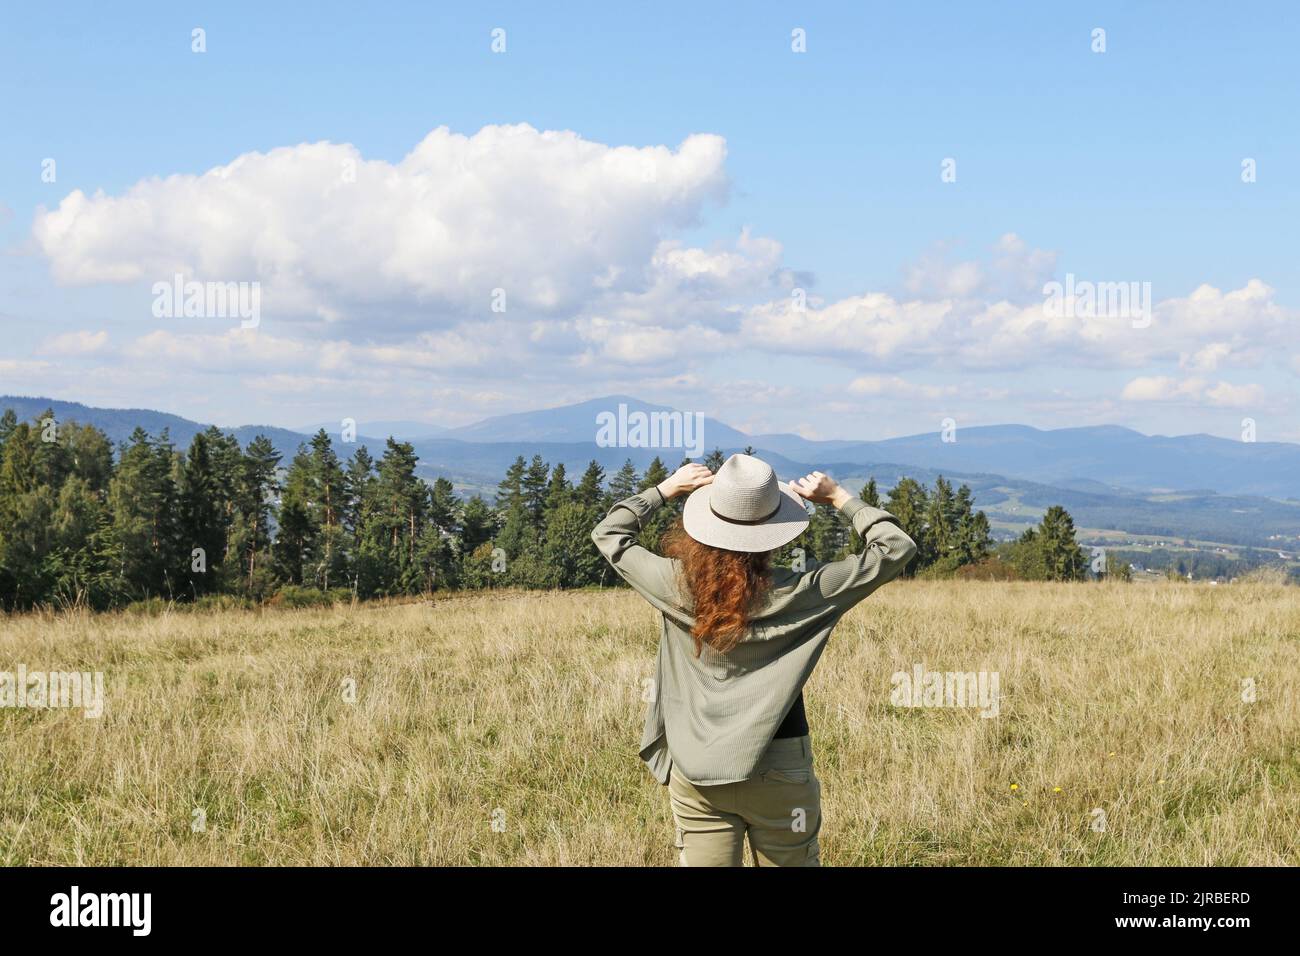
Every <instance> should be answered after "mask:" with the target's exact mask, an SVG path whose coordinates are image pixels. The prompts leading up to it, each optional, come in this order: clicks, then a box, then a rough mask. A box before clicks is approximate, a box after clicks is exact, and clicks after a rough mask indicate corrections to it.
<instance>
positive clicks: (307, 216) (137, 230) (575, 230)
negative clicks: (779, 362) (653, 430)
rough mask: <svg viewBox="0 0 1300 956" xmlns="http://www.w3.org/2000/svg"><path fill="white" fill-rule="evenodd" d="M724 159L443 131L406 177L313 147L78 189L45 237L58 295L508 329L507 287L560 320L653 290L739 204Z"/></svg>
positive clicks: (725, 269) (44, 219)
mask: <svg viewBox="0 0 1300 956" xmlns="http://www.w3.org/2000/svg"><path fill="white" fill-rule="evenodd" d="M725 157H726V146H725V143H724V141H723V140H722V139H721V137H718V136H713V135H707V134H700V135H693V136H690V137H688V138H687V139H685V140H684V141H683V142H682V143H681V144H680V145H679V146H678V147H677V148H676V149H675V150H674V149H669V148H667V147H665V146H651V147H644V148H633V147H628V146H620V147H611V146H606V145H604V144H601V143H595V142H591V141H589V140H584V139H583V138H581V137H580V136H578V135H577V134H576V133H573V132H567V131H559V132H556V131H546V132H541V131H538V130H536V129H534V128H532V127H531V126H528V125H524V124H521V125H517V126H487V127H484V128H483V129H481V130H479V131H478V132H477V133H475V134H474V135H472V136H464V135H460V134H456V133H452V132H450V131H449V130H448V129H446V128H445V127H441V128H439V129H436V130H434V131H433V132H431V133H429V135H428V136H426V137H425V138H424V140H423V141H422V142H420V143H419V144H418V145H417V146H416V147H415V148H414V149H413V150H412V151H411V152H410V153H409V154H408V155H407V156H406V157H404V158H403V159H402V160H400V161H399V162H397V163H389V162H386V161H384V160H376V159H369V160H368V159H366V158H364V157H363V156H361V154H360V153H359V152H358V150H357V149H356V148H355V147H354V146H351V145H348V144H333V143H312V144H303V145H299V146H291V147H282V148H279V149H274V150H271V151H270V152H268V153H246V154H244V155H242V156H239V157H238V158H236V159H235V160H233V161H232V162H230V163H229V164H227V165H225V166H219V167H217V168H215V169H212V170H209V171H208V172H206V173H204V174H202V175H198V176H195V175H173V176H168V177H166V178H151V179H145V180H141V181H140V182H138V183H136V184H135V185H134V186H132V187H130V188H129V189H128V190H126V192H125V193H124V194H123V195H121V196H108V195H105V194H104V193H102V192H97V193H95V194H94V195H93V196H87V195H86V194H84V193H83V192H81V191H80V190H77V191H74V192H72V193H71V194H69V195H68V196H67V197H65V198H64V199H63V201H62V202H61V203H60V204H59V206H58V208H56V209H54V210H52V211H46V210H44V209H42V210H40V211H39V212H38V214H37V216H36V219H35V222H34V225H33V234H34V237H35V239H36V241H37V243H38V245H39V247H40V248H41V250H42V251H43V252H44V253H45V255H46V256H47V257H48V258H49V260H50V263H51V268H52V271H53V274H54V276H55V278H56V279H58V280H59V281H60V282H64V283H73V284H81V283H94V282H132V281H141V282H153V281H157V280H168V279H170V278H171V277H172V276H173V275H174V274H176V273H181V274H183V275H186V276H187V277H191V278H195V279H199V280H213V281H259V282H261V283H262V286H263V312H264V314H266V315H267V316H269V317H272V318H276V317H284V316H286V315H308V316H315V317H318V318H321V319H325V320H337V319H339V318H348V317H356V316H358V315H360V314H365V315H366V316H367V317H368V320H369V321H370V323H371V324H377V323H379V322H381V321H394V322H398V323H399V324H400V323H401V322H402V321H404V322H405V324H406V325H408V326H409V325H412V324H414V325H416V326H427V325H428V324H429V323H430V322H431V321H439V320H440V319H441V318H442V317H443V316H444V315H445V314H452V315H459V316H460V317H468V316H473V315H484V316H490V315H492V314H493V313H492V312H491V310H490V307H491V305H492V298H491V297H492V294H493V290H494V289H498V288H500V289H504V290H505V293H506V306H507V310H510V309H519V310H525V311H531V312H536V313H540V314H558V313H564V312H572V311H574V310H577V309H580V308H582V307H583V306H584V305H585V304H586V303H587V302H588V301H589V300H590V299H591V298H592V297H593V296H595V295H597V294H599V293H601V292H605V291H612V292H623V291H631V292H639V291H644V290H645V288H647V285H648V282H649V281H650V279H649V276H648V274H647V273H648V271H649V272H652V271H654V268H657V267H660V266H656V264H655V263H654V257H655V256H656V254H657V253H659V252H660V241H661V239H663V238H664V237H665V235H666V234H667V233H669V232H670V231H672V230H676V229H679V228H682V227H685V226H687V225H689V224H691V223H693V222H694V221H696V219H697V218H698V217H699V215H700V213H701V210H702V208H703V207H704V205H705V204H706V203H707V202H708V201H709V200H710V199H721V198H723V197H724V195H725V190H726V177H725V173H724V170H723V164H724V160H725ZM760 251H763V250H760ZM666 255H667V257H668V260H669V261H668V262H667V263H666V264H664V265H663V266H662V268H671V269H675V270H677V271H678V272H684V273H686V274H687V275H689V274H691V273H692V272H695V273H699V272H700V271H703V272H704V273H707V274H709V275H711V276H713V277H715V278H720V279H723V280H725V279H726V277H727V275H728V273H731V272H736V271H740V272H743V271H744V270H745V265H744V264H743V263H741V262H725V261H722V260H716V259H715V260H714V261H712V262H710V261H702V260H698V257H692V256H684V255H682V254H681V252H680V251H677V252H674V250H671V249H670V250H668V252H667V253H666ZM412 313H415V314H414V315H413V314H412ZM381 316H384V317H387V318H384V319H381V318H380V317H381Z"/></svg>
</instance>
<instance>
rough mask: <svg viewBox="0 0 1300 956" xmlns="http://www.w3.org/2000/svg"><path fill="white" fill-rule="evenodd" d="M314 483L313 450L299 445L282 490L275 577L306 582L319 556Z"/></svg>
mask: <svg viewBox="0 0 1300 956" xmlns="http://www.w3.org/2000/svg"><path fill="white" fill-rule="evenodd" d="M312 484H313V482H312V463H311V454H310V453H309V452H308V451H307V449H306V448H305V447H304V446H302V445H299V446H298V453H297V454H296V455H294V456H293V461H291V462H290V463H289V471H288V474H287V475H286V476H285V478H284V484H283V487H282V489H281V492H280V510H279V514H278V516H277V519H276V523H277V528H276V537H275V545H274V547H273V552H274V555H275V573H276V577H277V578H278V579H279V580H281V581H283V582H284V583H286V584H295V585H302V584H305V583H307V581H306V580H305V578H306V577H310V575H311V571H310V569H311V567H312V565H313V564H314V563H315V560H316V552H317V544H318V542H317V537H318V536H319V534H320V523H319V520H318V516H317V507H316V502H315V500H314V497H315V496H314V491H315V489H314V488H313V487H312Z"/></svg>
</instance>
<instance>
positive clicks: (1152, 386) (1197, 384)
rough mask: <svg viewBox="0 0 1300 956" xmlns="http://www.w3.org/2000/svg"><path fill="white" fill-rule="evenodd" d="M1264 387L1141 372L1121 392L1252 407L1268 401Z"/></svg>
mask: <svg viewBox="0 0 1300 956" xmlns="http://www.w3.org/2000/svg"><path fill="white" fill-rule="evenodd" d="M1265 397H1266V396H1265V392H1264V389H1263V388H1261V387H1260V386H1258V385H1234V384H1232V383H1231V382H1223V381H1220V382H1215V383H1210V382H1208V381H1206V380H1205V379H1202V378H1185V379H1176V378H1172V377H1170V376H1167V375H1144V376H1139V377H1137V378H1135V379H1133V380H1132V381H1130V382H1129V383H1128V384H1127V385H1125V386H1124V389H1123V391H1121V392H1120V398H1122V399H1124V400H1126V401H1130V402H1185V403H1190V404H1205V405H1212V406H1216V407H1220V408H1250V407H1256V406H1259V405H1261V404H1263V402H1264V401H1265Z"/></svg>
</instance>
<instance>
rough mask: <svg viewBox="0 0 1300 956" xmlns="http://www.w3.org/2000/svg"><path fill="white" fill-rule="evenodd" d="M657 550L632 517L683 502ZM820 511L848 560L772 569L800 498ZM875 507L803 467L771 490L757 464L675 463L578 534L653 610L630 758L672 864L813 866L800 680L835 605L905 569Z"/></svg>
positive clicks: (735, 459)
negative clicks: (639, 763) (645, 689)
mask: <svg viewBox="0 0 1300 956" xmlns="http://www.w3.org/2000/svg"><path fill="white" fill-rule="evenodd" d="M688 493H689V495H690V497H689V498H687V499H686V504H685V507H684V508H683V511H682V518H681V521H679V522H678V524H677V526H676V527H674V528H673V529H672V530H670V531H669V532H668V534H667V535H666V536H665V538H664V551H665V553H666V554H667V555H668V557H660V556H659V555H656V554H653V553H652V552H650V551H648V550H646V549H645V548H643V547H640V546H639V545H638V544H637V543H636V536H637V533H638V531H639V530H640V527H641V522H642V521H643V520H644V519H645V518H646V517H647V516H648V515H649V514H650V513H651V512H652V511H654V510H655V509H656V508H659V507H662V506H663V505H664V503H665V502H667V501H669V500H670V499H672V498H676V497H677V496H679V495H683V494H688ZM804 500H807V501H811V502H814V503H826V504H831V505H834V506H835V507H836V508H837V509H839V511H840V512H841V513H842V514H843V515H844V516H845V517H846V518H848V519H849V520H850V521H851V522H852V524H853V530H854V531H856V532H857V533H858V536H859V537H861V538H862V541H863V546H862V551H861V553H859V554H856V555H851V556H849V557H847V558H844V559H843V560H840V561H834V562H831V563H829V564H823V565H820V566H818V565H816V563H815V562H811V561H810V562H808V564H809V567H808V568H807V569H805V568H804V567H803V566H802V562H800V561H796V562H794V563H795V565H796V568H795V569H793V570H792V569H788V568H785V567H774V566H773V565H772V554H773V553H774V552H775V551H776V550H777V549H779V548H781V547H782V546H784V545H786V544H789V543H790V542H791V541H793V540H794V539H795V538H797V537H798V536H799V535H800V534H801V533H802V532H803V530H804V529H805V528H806V527H807V526H808V512H807V511H806V510H805V507H804V504H803V501H804ZM896 522H897V519H895V518H894V516H893V515H891V514H889V513H888V512H886V511H881V510H880V509H879V508H872V507H869V506H868V505H866V504H865V503H863V502H862V501H860V500H859V499H857V498H854V497H852V496H851V495H849V494H848V492H846V491H845V490H844V489H843V488H841V487H840V486H839V485H837V484H836V483H835V482H834V480H832V479H831V478H829V477H828V476H826V475H823V474H822V473H821V472H819V471H814V472H813V473H812V474H810V475H808V476H807V477H806V478H802V479H800V480H799V481H798V482H797V483H796V482H791V483H790V490H789V491H786V490H783V489H782V488H781V486H780V484H779V483H778V482H777V480H776V473H775V472H773V471H772V468H771V466H770V465H768V464H766V463H765V462H762V461H760V460H758V459H757V458H752V457H750V456H749V455H732V456H731V457H730V458H728V459H727V461H726V463H725V464H723V466H722V467H721V468H719V469H718V473H717V475H713V474H711V473H710V472H709V470H708V469H707V468H706V467H704V466H703V465H696V464H688V465H683V466H682V467H681V468H679V469H678V470H677V472H676V473H675V474H673V475H672V476H671V477H670V478H668V479H667V480H665V481H664V482H662V483H661V484H659V485H658V486H657V487H655V488H652V489H647V490H646V491H644V492H642V493H641V494H639V495H633V496H632V497H630V498H627V499H625V500H623V501H620V502H619V503H618V504H616V505H614V507H613V508H611V509H610V512H609V515H608V516H607V517H606V518H605V520H604V521H602V522H601V523H600V524H599V525H597V526H596V529H595V530H594V531H593V532H592V534H591V536H592V539H593V540H594V541H595V542H596V546H597V547H598V548H600V551H601V553H602V554H604V555H605V557H606V559H607V560H608V561H609V563H610V564H611V565H613V566H614V570H616V571H617V572H618V573H619V574H620V575H621V576H622V577H623V578H624V579H625V580H626V581H627V582H628V583H629V584H630V585H632V587H634V588H635V589H636V590H637V592H638V593H640V594H641V596H642V597H644V598H645V599H646V600H647V601H649V602H650V603H651V604H652V605H653V606H654V607H655V608H656V609H657V610H659V611H661V612H662V614H663V633H662V635H661V637H660V640H659V654H658V657H657V658H656V661H655V680H654V692H653V693H652V694H651V699H650V703H649V706H648V707H647V709H646V721H645V731H644V733H643V735H642V739H641V759H643V760H644V761H645V762H646V763H647V764H648V765H649V767H650V770H651V772H652V773H653V774H654V775H655V779H657V780H658V781H659V782H660V783H663V784H667V785H668V792H669V797H670V801H671V804H672V809H673V817H674V819H675V821H676V824H677V840H676V846H677V848H678V849H679V850H680V853H679V855H678V860H679V862H680V863H681V865H683V866H739V865H740V864H741V859H742V854H743V850H744V842H745V836H746V835H747V834H748V836H749V844H750V849H751V851H752V853H753V856H754V863H755V865H757V866H818V865H820V859H819V854H820V851H819V848H818V843H817V834H818V832H819V831H820V829H821V784H820V783H819V782H818V780H817V777H816V775H815V774H814V773H813V766H812V746H811V742H810V738H809V736H808V725H807V722H806V721H805V719H804V708H803V685H804V682H805V681H807V679H808V675H809V674H811V673H812V669H813V667H814V666H815V665H816V663H817V659H818V658H819V657H820V656H821V652H822V648H824V647H825V646H826V640H827V638H829V637H830V634H831V629H832V628H834V627H835V624H836V622H838V621H839V619H840V618H841V617H842V616H843V615H844V613H845V612H846V611H848V610H849V608H851V607H853V605H855V604H857V603H858V602H859V601H861V600H862V599H863V598H865V597H866V596H867V595H868V594H870V593H871V592H872V591H874V590H875V589H876V588H878V587H880V586H881V585H882V584H885V583H886V582H888V581H891V580H893V579H894V578H895V577H897V576H898V574H899V573H900V572H901V571H902V570H903V568H904V567H906V565H907V562H908V561H909V560H911V558H912V555H913V554H915V553H916V545H915V544H914V543H913V542H912V539H911V538H909V537H908V536H907V535H906V534H904V533H903V531H902V529H901V528H899V527H898V525H897V523H896Z"/></svg>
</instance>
